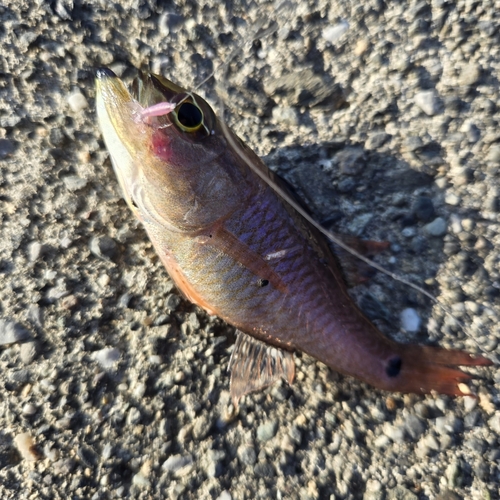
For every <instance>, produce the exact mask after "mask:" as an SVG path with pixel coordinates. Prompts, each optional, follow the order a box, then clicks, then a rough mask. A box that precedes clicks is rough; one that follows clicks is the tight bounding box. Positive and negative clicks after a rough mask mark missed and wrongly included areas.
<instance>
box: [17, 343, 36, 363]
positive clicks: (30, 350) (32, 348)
mask: <svg viewBox="0 0 500 500" xmlns="http://www.w3.org/2000/svg"><path fill="white" fill-rule="evenodd" d="M39 351H40V344H39V343H38V342H37V341H36V340H33V341H31V342H25V343H24V344H21V349H20V350H19V356H20V358H21V361H22V362H23V363H24V364H25V365H29V364H31V363H32V362H33V361H34V360H35V358H36V357H37V356H38V353H39Z"/></svg>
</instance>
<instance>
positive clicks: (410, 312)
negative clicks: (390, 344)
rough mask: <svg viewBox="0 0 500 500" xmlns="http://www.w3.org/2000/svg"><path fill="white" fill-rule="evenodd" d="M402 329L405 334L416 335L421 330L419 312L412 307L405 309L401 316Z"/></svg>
mask: <svg viewBox="0 0 500 500" xmlns="http://www.w3.org/2000/svg"><path fill="white" fill-rule="evenodd" d="M399 318H400V321H401V328H402V329H403V330H404V331H405V332H409V333H415V332H418V331H419V330H420V324H421V319H420V316H419V315H418V313H417V311H416V310H415V309H413V308H411V307H408V308H406V309H403V311H401V314H400V315H399Z"/></svg>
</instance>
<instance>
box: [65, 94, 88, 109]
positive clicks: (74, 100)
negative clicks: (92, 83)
mask: <svg viewBox="0 0 500 500" xmlns="http://www.w3.org/2000/svg"><path fill="white" fill-rule="evenodd" d="M68 105H69V107H70V108H71V111H73V112H74V113H79V112H80V111H83V110H84V109H85V108H87V107H88V105H89V103H88V101H87V98H86V97H85V96H84V95H83V94H82V93H81V92H80V91H79V90H75V91H74V92H72V93H71V94H70V95H69V96H68Z"/></svg>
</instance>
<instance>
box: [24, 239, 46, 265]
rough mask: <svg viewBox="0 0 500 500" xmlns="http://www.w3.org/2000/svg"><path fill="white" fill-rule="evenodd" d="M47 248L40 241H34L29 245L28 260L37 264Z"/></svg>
mask: <svg viewBox="0 0 500 500" xmlns="http://www.w3.org/2000/svg"><path fill="white" fill-rule="evenodd" d="M45 250H46V248H45V246H44V245H42V244H41V243H40V242H38V241H32V242H31V243H30V244H29V245H28V260H29V261H30V262H36V261H37V260H38V259H39V258H40V257H41V256H42V255H43V254H44V252H45Z"/></svg>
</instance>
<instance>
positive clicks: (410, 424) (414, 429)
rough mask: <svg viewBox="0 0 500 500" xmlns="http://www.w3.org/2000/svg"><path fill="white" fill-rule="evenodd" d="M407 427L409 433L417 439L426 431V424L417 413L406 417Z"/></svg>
mask: <svg viewBox="0 0 500 500" xmlns="http://www.w3.org/2000/svg"><path fill="white" fill-rule="evenodd" d="M404 425H405V429H406V432H407V434H408V435H409V436H410V437H411V438H412V439H413V440H414V441H417V440H418V439H419V438H420V436H421V435H422V434H423V433H424V431H425V424H424V422H422V420H421V419H420V418H418V417H417V416H416V415H408V416H407V417H406V419H405V424H404Z"/></svg>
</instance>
